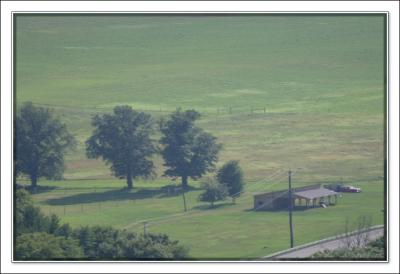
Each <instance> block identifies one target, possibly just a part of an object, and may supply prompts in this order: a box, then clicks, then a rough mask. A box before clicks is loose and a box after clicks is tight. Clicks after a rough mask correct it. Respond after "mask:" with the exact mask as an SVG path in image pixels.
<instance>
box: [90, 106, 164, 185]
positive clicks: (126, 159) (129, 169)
mask: <svg viewBox="0 0 400 274" xmlns="http://www.w3.org/2000/svg"><path fill="white" fill-rule="evenodd" d="M92 126H93V127H94V128H95V129H94V131H93V134H92V136H91V137H90V138H89V139H88V140H87V141H86V154H87V156H88V157H89V158H99V157H102V159H103V160H104V161H105V162H106V163H107V164H109V165H111V170H112V172H113V173H114V174H115V176H116V177H120V178H126V180H127V185H128V188H132V187H133V179H134V178H137V177H144V178H145V177H149V176H151V175H153V174H154V173H153V170H154V165H153V162H152V161H151V160H150V159H149V158H150V157H151V156H152V155H153V154H154V153H155V152H156V147H155V145H154V143H153V140H152V139H151V138H150V134H151V133H152V132H153V121H152V119H151V116H150V115H148V114H145V113H143V112H137V111H135V110H133V109H132V108H131V107H130V106H117V107H115V108H114V111H113V114H104V115H96V116H94V117H93V119H92Z"/></svg>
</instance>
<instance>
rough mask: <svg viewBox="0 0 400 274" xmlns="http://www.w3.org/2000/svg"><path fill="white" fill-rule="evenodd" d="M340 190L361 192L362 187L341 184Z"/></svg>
mask: <svg viewBox="0 0 400 274" xmlns="http://www.w3.org/2000/svg"><path fill="white" fill-rule="evenodd" d="M338 191H340V192H353V193H360V192H361V188H359V187H354V186H340V187H339V190H338Z"/></svg>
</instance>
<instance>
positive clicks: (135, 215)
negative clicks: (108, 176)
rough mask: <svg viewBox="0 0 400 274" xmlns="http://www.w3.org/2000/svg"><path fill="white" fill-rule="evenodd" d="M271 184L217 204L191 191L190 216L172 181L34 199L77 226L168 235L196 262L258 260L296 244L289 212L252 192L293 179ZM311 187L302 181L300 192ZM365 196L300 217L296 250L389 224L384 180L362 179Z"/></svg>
mask: <svg viewBox="0 0 400 274" xmlns="http://www.w3.org/2000/svg"><path fill="white" fill-rule="evenodd" d="M283 175H284V176H279V177H278V179H276V180H271V181H269V182H263V181H261V182H252V183H251V184H248V185H247V186H246V190H247V192H245V193H244V194H243V196H242V197H240V198H239V199H237V203H236V204H232V203H231V202H230V201H229V200H226V201H224V202H219V203H217V205H216V207H215V208H213V209H211V208H210V206H209V204H207V203H204V202H199V201H198V200H197V197H198V195H199V194H200V193H201V190H200V189H198V188H197V187H198V185H197V184H194V187H195V188H194V189H193V190H192V191H190V192H189V193H187V195H186V199H187V202H188V208H189V211H188V212H187V213H184V212H183V202H182V196H181V195H180V193H179V192H176V193H173V192H168V191H167V190H166V188H163V186H165V185H166V184H167V183H166V182H160V181H156V182H139V183H138V185H137V188H136V189H135V190H134V191H132V192H127V191H126V190H122V189H121V188H122V187H123V186H124V183H123V182H121V181H120V182H118V181H116V180H111V181H110V180H97V181H94V180H91V181H87V182H84V183H83V182H82V181H65V182H42V185H43V186H45V187H47V191H39V193H38V194H35V195H34V199H35V201H36V202H37V203H38V205H40V206H41V207H42V210H43V211H44V212H45V213H46V214H50V213H55V214H57V215H58V216H60V218H61V219H62V221H64V222H68V223H70V224H71V225H72V226H73V227H78V226H80V225H94V224H100V225H111V226H113V227H117V228H121V229H128V230H131V231H137V232H139V233H142V232H143V222H144V221H147V222H148V228H147V231H149V232H155V233H166V234H168V235H170V236H171V237H172V238H173V239H178V240H179V241H180V242H182V243H183V244H185V245H186V246H188V247H190V255H191V256H192V257H194V258H196V259H235V260H236V259H252V258H253V259H254V258H259V257H261V256H265V255H267V254H270V253H273V252H276V251H279V250H283V249H286V248H288V247H289V228H288V214H287V211H275V212H266V211H263V212H255V211H253V210H252V208H253V198H252V193H253V192H255V191H262V190H265V191H266V190H280V189H284V188H285V187H286V185H287V183H286V182H285V181H286V180H287V178H286V176H285V174H283ZM307 184H309V182H299V181H296V183H295V184H294V186H295V187H297V186H302V185H307ZM353 185H355V186H360V187H362V190H363V192H362V193H356V194H354V193H344V194H343V197H341V198H338V204H337V205H335V206H330V207H327V208H325V209H324V208H315V209H308V210H296V211H295V212H294V214H293V223H294V235H295V245H300V244H304V243H307V242H310V241H315V240H319V239H322V238H326V237H330V236H332V235H337V234H342V233H344V232H345V230H346V221H347V222H348V223H349V227H348V229H349V230H355V229H357V228H358V218H360V217H362V216H365V217H367V218H368V219H369V220H370V221H371V224H372V225H376V224H382V223H383V214H382V209H383V205H384V204H383V186H382V184H377V183H376V182H370V183H367V182H356V183H353Z"/></svg>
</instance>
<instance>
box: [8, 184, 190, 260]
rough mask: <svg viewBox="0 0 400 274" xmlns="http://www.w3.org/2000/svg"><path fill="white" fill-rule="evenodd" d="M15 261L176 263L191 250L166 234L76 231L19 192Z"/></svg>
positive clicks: (93, 229)
mask: <svg viewBox="0 0 400 274" xmlns="http://www.w3.org/2000/svg"><path fill="white" fill-rule="evenodd" d="M15 205H16V209H15V246H14V259H15V260H66V259H69V260H152V259H153V260H163V259H165V260H167V259H168V260H176V259H186V258H188V252H189V251H188V248H186V247H184V246H182V245H180V244H179V243H178V241H173V240H170V239H169V237H168V236H167V235H165V234H150V233H147V234H146V235H143V234H136V233H132V232H128V231H125V230H118V229H114V228H112V227H106V226H84V227H79V228H75V229H72V228H71V227H70V226H69V225H68V224H63V225H60V223H59V219H58V217H57V216H56V215H54V214H53V215H51V216H45V215H44V214H43V213H42V212H41V211H40V209H39V208H38V207H36V206H34V205H33V202H32V200H31V198H30V194H29V193H28V192H27V191H25V190H22V189H19V190H17V191H16V193H15Z"/></svg>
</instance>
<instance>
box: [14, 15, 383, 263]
mask: <svg viewBox="0 0 400 274" xmlns="http://www.w3.org/2000/svg"><path fill="white" fill-rule="evenodd" d="M16 23H17V24H16V30H17V31H16V52H17V58H16V73H17V74H16V75H17V79H16V100H17V104H18V105H19V104H21V103H23V102H25V101H33V102H34V103H36V104H40V105H45V106H49V107H52V108H54V110H55V112H56V114H57V115H59V117H60V118H61V119H62V120H63V121H64V122H65V123H66V124H67V126H68V128H69V129H70V131H71V132H72V133H73V134H74V135H75V137H76V138H77V140H78V147H77V149H76V151H74V152H71V153H69V154H68V155H67V162H66V165H67V170H66V173H65V178H66V179H67V180H66V181H61V182H43V183H42V184H46V185H50V186H56V187H58V188H54V189H51V190H50V191H48V192H44V193H41V194H35V200H36V201H37V202H38V204H40V205H41V206H42V207H43V209H44V210H45V212H55V213H57V214H59V215H60V217H61V218H62V220H63V221H66V222H70V223H71V224H72V225H74V226H77V225H79V224H109V225H113V226H115V227H119V228H124V227H126V228H127V229H138V230H140V231H141V230H142V229H143V227H142V224H141V223H140V222H141V221H143V220H146V219H153V218H166V220H169V221H168V222H167V221H166V222H164V223H160V224H158V225H153V226H150V227H149V230H150V231H152V232H164V233H167V234H169V235H171V237H173V238H174V239H179V240H181V241H182V242H183V243H185V244H187V245H188V246H189V247H191V255H192V256H194V257H196V258H251V257H256V256H261V255H266V254H268V253H271V252H274V251H277V250H280V249H284V248H286V247H287V242H288V238H287V237H288V233H287V231H286V227H287V216H286V214H285V213H282V212H264V213H256V212H252V211H249V209H250V208H251V206H252V197H251V193H252V192H255V191H264V190H268V189H269V184H274V185H273V188H277V189H282V188H285V187H286V178H285V177H284V176H281V177H280V178H279V179H277V180H276V181H272V182H269V181H268V180H266V178H268V177H270V176H271V175H272V174H273V173H274V172H276V171H278V170H281V171H282V173H283V171H285V170H288V169H289V168H291V169H293V170H297V173H296V174H295V176H294V182H295V183H296V184H299V185H302V184H304V185H307V184H311V183H317V182H321V183H328V182H336V181H343V182H346V183H350V184H354V185H359V186H361V187H362V188H363V190H365V191H364V192H363V193H362V194H360V195H350V194H348V195H345V196H344V197H343V198H342V199H341V200H340V202H339V205H337V206H335V207H332V208H328V209H313V210H310V211H303V212H296V215H295V224H296V243H297V244H300V243H305V242H308V241H311V240H317V239H320V238H323V237H326V236H331V235H334V234H336V233H338V232H342V230H343V228H344V222H345V220H346V218H351V219H352V220H354V219H356V218H358V216H361V215H370V216H371V218H372V219H373V222H374V224H379V223H382V222H383V214H382V212H381V210H382V207H383V152H384V150H383V140H384V134H383V121H384V120H383V119H384V116H383V110H384V108H383V106H384V101H383V100H384V74H383V65H384V63H383V56H384V51H383V47H384V37H383V23H384V19H383V17H382V16H377V15H375V16H276V15H275V16H265V15H264V16H195V17H189V16H21V15H19V16H18V17H17V22H16ZM119 104H128V105H131V106H132V107H134V108H136V109H139V110H143V111H147V112H149V113H151V114H153V115H154V117H155V119H158V118H159V117H161V116H165V115H167V114H168V113H169V112H171V111H173V110H174V109H176V107H182V108H184V109H188V108H194V109H196V110H198V111H200V112H201V113H202V114H203V117H202V119H201V121H199V125H200V126H201V127H203V128H204V129H206V130H207V131H209V132H211V133H212V134H214V135H215V136H217V137H218V140H219V141H220V142H221V143H222V144H223V146H224V149H223V151H222V152H221V155H220V161H219V163H218V166H221V165H222V164H223V163H224V162H225V161H227V160H230V159H238V160H240V164H241V166H242V167H243V170H244V173H245V178H246V181H247V185H246V190H247V192H246V194H245V195H246V196H245V197H243V198H241V199H240V200H239V201H238V203H237V205H230V204H225V205H223V206H220V207H218V208H216V209H213V210H209V209H205V208H204V206H205V205H204V204H202V203H199V202H197V201H196V199H197V196H198V194H199V192H200V190H194V191H192V192H190V194H188V195H189V201H190V206H191V207H192V208H193V209H192V210H191V211H190V213H189V214H188V215H187V216H186V215H185V216H178V217H179V218H178V217H174V218H178V219H177V220H176V221H174V219H170V218H171V217H170V216H171V215H174V214H180V213H181V212H182V204H181V198H180V196H176V197H169V196H168V195H166V197H163V198H160V197H159V196H160V195H161V196H163V195H164V196H165V193H164V194H163V192H162V190H160V188H161V187H162V186H164V185H167V184H170V183H171V181H170V180H168V179H165V178H161V175H162V172H163V167H162V160H161V159H160V157H155V159H154V161H155V162H156V164H157V174H158V177H157V178H156V179H155V181H154V182H138V185H137V186H138V189H136V190H135V191H138V192H139V193H137V194H135V193H130V194H129V193H128V194H127V193H124V192H121V191H119V189H121V188H122V187H123V186H124V182H123V181H119V180H115V179H113V178H112V176H111V175H110V171H109V169H108V168H107V167H106V166H105V165H104V164H103V163H102V162H101V161H98V160H89V159H87V158H86V157H85V151H84V141H85V140H86V139H87V138H88V137H89V136H90V133H91V130H92V129H91V127H90V118H91V116H92V115H93V114H95V113H104V112H110V111H111V110H112V108H113V107H114V106H116V105H119ZM155 137H157V136H155ZM263 182H265V183H263ZM191 184H192V185H194V186H198V183H193V182H191ZM65 189H67V190H65ZM94 189H96V192H94ZM140 191H142V192H140ZM75 192H76V193H75ZM78 192H82V193H80V194H79V193H78ZM82 204H83V205H84V206H83V208H82ZM64 205H65V208H66V214H65V215H64ZM192 214H193V215H192ZM161 220H163V219H160V222H161ZM138 222H139V224H136V223H138Z"/></svg>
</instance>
